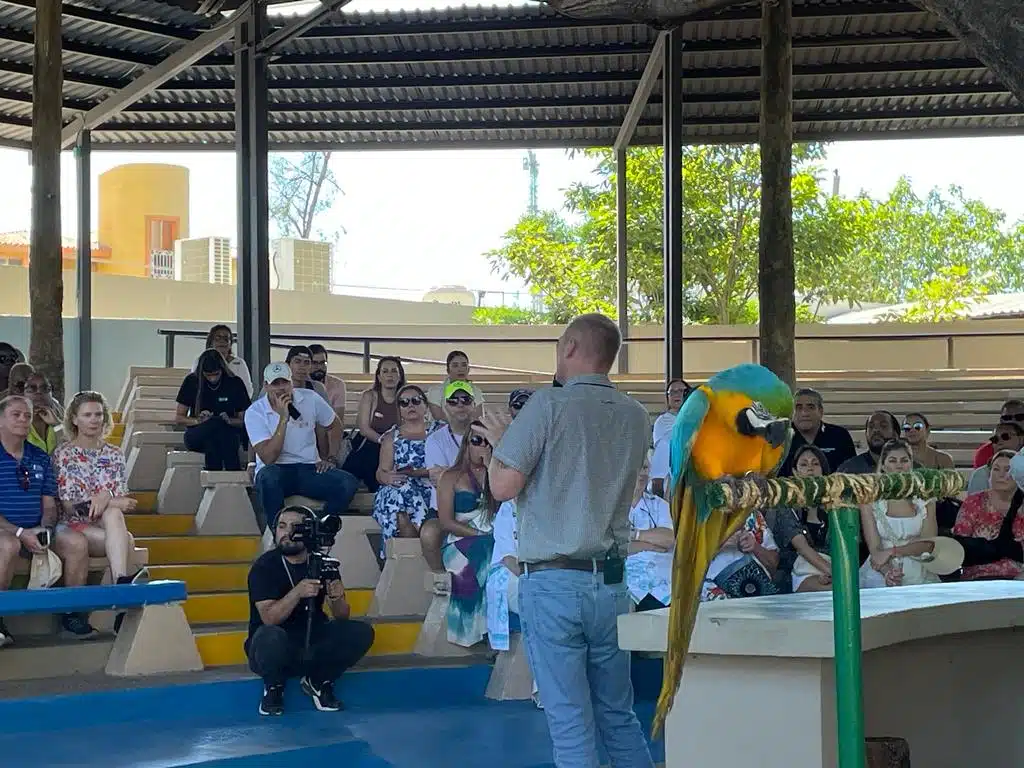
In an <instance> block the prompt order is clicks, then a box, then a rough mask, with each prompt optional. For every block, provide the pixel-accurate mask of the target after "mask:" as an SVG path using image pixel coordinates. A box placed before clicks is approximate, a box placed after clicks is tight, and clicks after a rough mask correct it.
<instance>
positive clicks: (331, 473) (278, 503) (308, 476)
mask: <svg viewBox="0 0 1024 768" xmlns="http://www.w3.org/2000/svg"><path fill="white" fill-rule="evenodd" d="M358 489H359V481H358V480H357V479H356V478H355V477H353V476H352V475H350V474H349V473H348V472H345V471H344V470H341V469H329V470H327V471H326V472H323V473H320V474H317V471H316V465H315V464H267V465H266V466H265V467H263V469H261V470H260V472H259V474H258V475H256V495H257V496H258V497H259V500H260V506H261V507H263V514H264V515H265V516H266V518H267V524H268V525H273V524H274V520H275V519H277V513H278V512H280V511H281V507H283V506H284V500H285V499H286V498H287V497H289V496H308V497H309V498H311V499H316V500H317V501H322V502H324V504H326V505H327V506H326V507H325V509H324V513H325V514H328V515H341V514H344V513H345V512H347V511H348V507H349V504H351V503H352V497H353V496H355V495H356V491H357V490H358Z"/></svg>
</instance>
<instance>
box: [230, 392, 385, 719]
mask: <svg viewBox="0 0 1024 768" xmlns="http://www.w3.org/2000/svg"><path fill="white" fill-rule="evenodd" d="M310 394H312V393H310ZM314 397H315V396H314ZM308 517H309V510H307V509H306V508H305V507H285V508H284V509H282V510H281V511H280V513H279V514H277V518H276V519H277V523H276V524H275V526H274V539H275V541H276V542H277V547H276V548H274V549H272V550H270V551H268V552H265V553H264V554H263V555H261V556H260V557H258V558H257V559H256V562H254V563H253V564H252V568H251V569H250V570H249V637H248V639H247V640H246V641H245V653H246V656H248V658H249V668H250V669H251V670H252V671H253V672H254V673H255V674H257V675H259V676H260V677H261V678H263V697H262V698H261V700H260V707H259V713H260V714H261V715H280V714H282V713H283V712H284V687H285V683H286V682H287V681H288V678H290V677H300V678H301V682H300V685H301V687H302V691H303V692H304V693H305V694H306V695H307V696H309V697H310V698H311V699H312V700H313V705H314V706H315V707H316V708H317V709H318V710H320V711H321V712H337V711H338V710H340V709H344V705H343V704H342V703H341V701H339V700H338V697H337V696H336V695H335V693H334V684H335V682H336V681H337V679H338V678H339V677H341V674H342V673H343V672H344V671H345V670H346V669H348V668H349V667H351V666H352V665H354V664H355V663H356V662H357V661H359V660H360V659H361V658H363V656H365V655H366V652H367V651H369V650H370V646H371V645H373V627H372V626H370V625H369V624H366V623H364V622H362V621H354V620H353V619H351V618H349V617H350V615H351V613H352V608H351V606H350V605H349V603H348V601H347V600H346V599H345V585H344V584H343V583H342V582H341V581H340V580H338V579H335V580H332V581H328V582H327V584H326V585H324V584H321V582H320V581H319V580H316V581H315V580H313V579H310V578H308V573H309V551H308V550H307V549H306V545H305V544H304V543H302V542H298V541H293V540H292V538H291V536H292V532H293V531H294V530H295V526H296V525H298V524H299V523H302V522H303V521H304V520H307V519H308ZM325 600H326V602H327V605H328V607H329V608H330V611H331V618H328V617H327V614H326V613H324V609H323V604H324V601H325ZM310 612H312V617H313V618H312V631H311V633H310V639H309V649H308V653H307V649H306V648H305V644H306V626H307V617H308V615H309V614H310Z"/></svg>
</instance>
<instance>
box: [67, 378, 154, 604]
mask: <svg viewBox="0 0 1024 768" xmlns="http://www.w3.org/2000/svg"><path fill="white" fill-rule="evenodd" d="M109 430H110V409H109V408H108V407H107V403H106V400H105V399H104V398H103V395H101V394H100V393H99V392H79V393H78V394H77V395H75V396H74V397H73V398H71V402H70V403H69V404H68V408H67V412H66V413H65V415H64V433H65V435H67V437H68V438H70V440H69V442H66V443H63V444H62V445H60V446H59V447H58V448H57V451H56V453H55V454H54V456H53V464H54V469H55V470H56V473H57V492H58V495H59V496H60V502H61V523H62V524H64V525H66V526H68V527H69V528H72V529H74V530H76V531H81V532H82V533H83V534H84V535H85V538H86V539H88V541H89V554H90V555H92V556H93V557H106V558H107V560H108V561H109V562H110V574H111V576H112V577H113V579H114V581H115V583H117V584H125V583H128V582H130V581H132V578H133V576H135V575H137V574H132V575H130V574H129V555H130V554H131V550H132V538H131V535H130V534H129V533H128V526H127V525H126V524H125V520H124V513H125V512H131V511H133V510H134V509H135V506H136V501H135V499H133V498H131V497H130V496H129V495H128V482H127V479H126V472H125V463H124V454H123V453H121V450H120V449H119V448H117V447H115V446H113V445H111V444H110V443H108V442H106V441H105V440H104V439H103V438H104V437H105V436H106V434H107V432H108V431H109Z"/></svg>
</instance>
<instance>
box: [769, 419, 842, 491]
mask: <svg viewBox="0 0 1024 768" xmlns="http://www.w3.org/2000/svg"><path fill="white" fill-rule="evenodd" d="M801 445H807V440H806V439H805V438H804V436H803V435H801V434H800V433H799V432H798V431H797V430H795V429H794V430H793V441H792V442H791V443H790V445H789V455H788V456H786V460H785V461H784V462H783V464H782V466H781V467H780V468H779V476H780V477H790V476H792V474H793V457H794V456H795V455H796V451H797V448H799V447H800V446H801ZM814 445H815V446H817V447H818V448H819V449H820V450H821V452H822V453H824V454H825V458H826V459H828V466H829V472H835V471H836V470H838V469H839V465H840V464H842V463H843V462H844V461H847V460H849V459H852V458H853V457H854V456H856V455H857V447H856V446H855V445H854V444H853V438H852V437H851V436H850V433H849V432H848V431H847V429H846V427H840V426H839V425H838V424H829V423H828V422H825V421H823V422H822V423H821V428H820V429H819V430H818V434H816V435H815V436H814Z"/></svg>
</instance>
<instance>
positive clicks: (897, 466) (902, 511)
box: [860, 438, 939, 588]
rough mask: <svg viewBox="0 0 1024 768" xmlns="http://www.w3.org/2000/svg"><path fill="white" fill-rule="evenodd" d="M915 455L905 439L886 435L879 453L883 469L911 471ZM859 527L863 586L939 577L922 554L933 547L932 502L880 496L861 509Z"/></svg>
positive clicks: (925, 581)
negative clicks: (927, 567) (863, 556)
mask: <svg viewBox="0 0 1024 768" xmlns="http://www.w3.org/2000/svg"><path fill="white" fill-rule="evenodd" d="M913 463H914V455H913V450H912V449H911V447H910V443H908V442H907V441H906V440H902V439H899V438H897V439H895V440H890V441H888V442H887V443H885V445H883V446H882V450H881V451H880V452H879V457H878V471H879V472H881V473H891V472H909V471H910V470H911V469H912V468H913ZM860 515H861V530H862V531H863V532H864V541H865V542H866V543H867V547H868V552H869V555H870V556H869V558H868V559H867V560H866V561H865V562H864V564H863V565H861V568H860V584H861V587H863V588H871V587H899V586H908V585H911V584H931V583H935V582H937V581H939V577H938V576H936V575H935V574H933V573H931V572H930V571H927V570H925V568H924V566H923V565H922V564H921V560H920V556H921V555H924V554H927V553H929V552H931V551H932V549H934V547H935V545H934V544H933V543H932V542H931V541H924V539H928V538H929V537H934V536H936V535H938V526H937V524H936V522H935V503H934V502H930V501H929V502H926V501H924V500H923V499H880V500H878V501H875V502H873V503H871V504H865V505H863V506H861V508H860Z"/></svg>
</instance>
